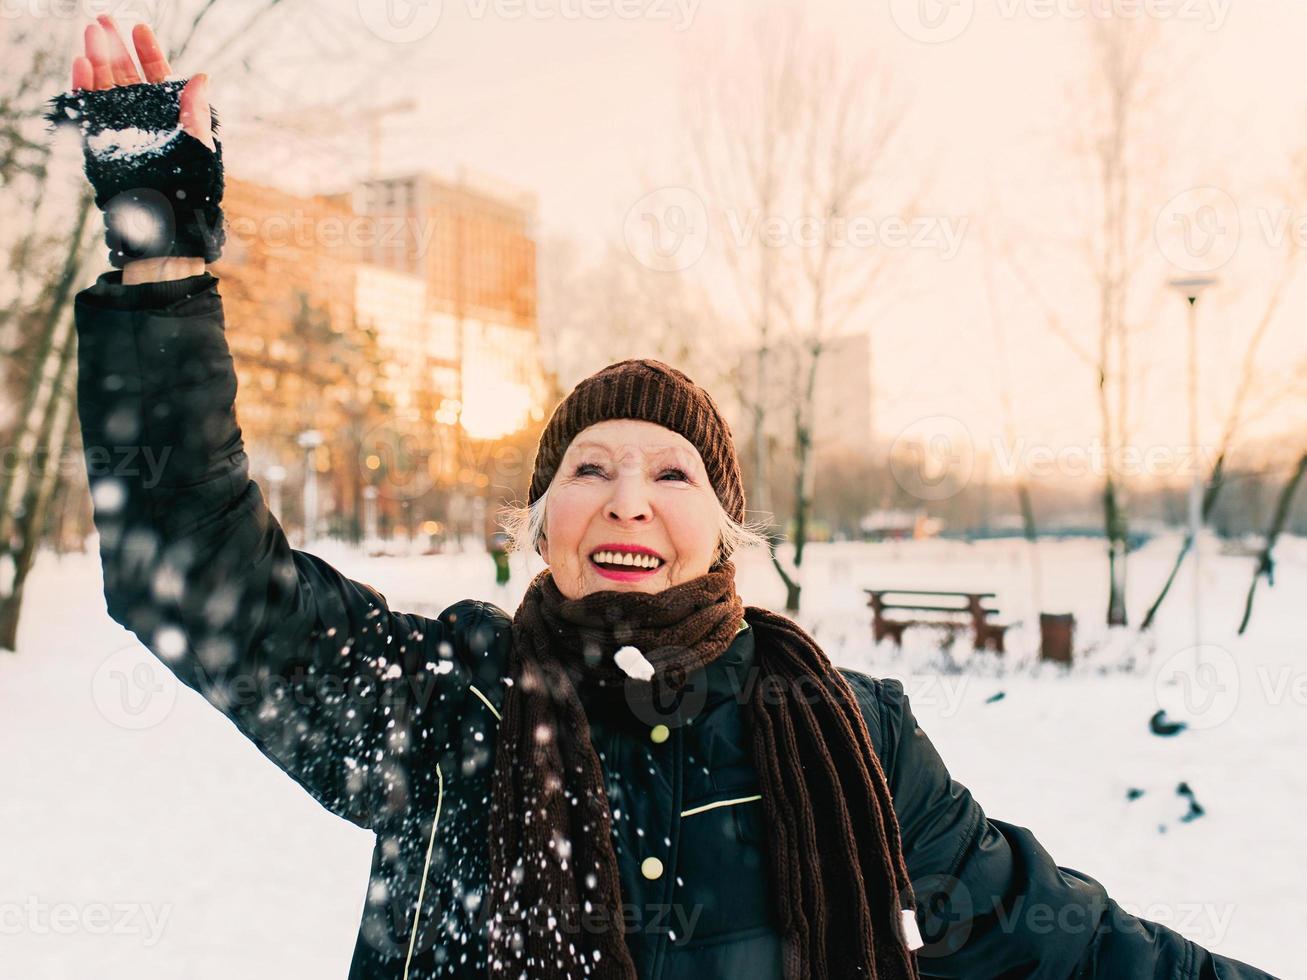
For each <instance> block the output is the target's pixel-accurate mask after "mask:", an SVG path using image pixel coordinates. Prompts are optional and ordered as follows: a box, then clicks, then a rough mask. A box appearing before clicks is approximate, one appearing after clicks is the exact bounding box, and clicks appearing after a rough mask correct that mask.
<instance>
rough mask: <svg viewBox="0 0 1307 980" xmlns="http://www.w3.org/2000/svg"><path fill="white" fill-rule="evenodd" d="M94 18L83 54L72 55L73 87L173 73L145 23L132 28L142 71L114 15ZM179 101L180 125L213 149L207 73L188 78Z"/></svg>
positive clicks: (121, 82)
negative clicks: (180, 104)
mask: <svg viewBox="0 0 1307 980" xmlns="http://www.w3.org/2000/svg"><path fill="white" fill-rule="evenodd" d="M96 20H97V23H94V24H88V25H87V27H86V35H85V43H86V54H84V55H81V56H79V57H77V58H74V59H73V90H74V91H78V90H87V89H90V90H95V91H101V90H103V89H110V88H113V87H114V86H116V85H139V84H140V83H141V81H142V79H141V72H144V73H145V79H144V80H145V81H147V82H162V81H164V80H165V79H166V78H167V77H168V76H169V75H170V74H172V68H171V67H170V66H169V64H168V59H167V57H166V56H165V55H164V53H163V48H161V47H160V46H159V39H158V38H157V37H155V36H154V31H152V30H150V27H149V25H148V24H137V25H136V26H135V27H134V28H132V42H133V43H134V44H135V45H136V57H137V58H139V59H140V61H141V72H138V71H137V70H136V62H135V61H133V60H132V56H131V53H130V52H129V51H128V50H127V44H126V43H125V42H124V41H123V36H122V34H121V33H120V32H119V30H118V25H117V24H116V23H115V22H114V19H113V18H112V17H110V16H109V15H108V14H100V16H99V17H98V18H96ZM181 103H182V111H181V124H182V129H184V130H185V131H186V132H188V133H190V134H191V135H192V136H194V137H195V138H196V139H197V140H199V141H200V142H201V143H203V144H204V145H205V146H207V147H208V148H209V149H210V150H212V149H214V142H213V129H212V126H211V125H210V114H209V76H208V75H205V74H198V75H196V76H195V77H193V78H192V79H191V80H190V81H189V82H187V83H186V87H185V88H183V89H182V94H181Z"/></svg>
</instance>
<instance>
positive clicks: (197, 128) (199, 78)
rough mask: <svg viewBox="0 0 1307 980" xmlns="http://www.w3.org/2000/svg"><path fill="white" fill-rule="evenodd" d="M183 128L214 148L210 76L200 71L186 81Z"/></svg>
mask: <svg viewBox="0 0 1307 980" xmlns="http://www.w3.org/2000/svg"><path fill="white" fill-rule="evenodd" d="M181 104H182V106H181V108H182V111H181V123H182V129H184V130H185V131H186V132H188V133H190V134H191V135H192V136H194V137H195V138H196V139H197V140H199V141H200V142H201V143H203V144H204V145H205V146H207V147H208V148H209V149H211V150H212V149H214V142H213V117H212V116H211V115H210V113H209V76H208V75H205V74H203V73H200V74H198V75H196V76H194V77H193V78H192V79H191V80H190V81H189V82H187V83H186V86H185V88H183V89H182V94H181Z"/></svg>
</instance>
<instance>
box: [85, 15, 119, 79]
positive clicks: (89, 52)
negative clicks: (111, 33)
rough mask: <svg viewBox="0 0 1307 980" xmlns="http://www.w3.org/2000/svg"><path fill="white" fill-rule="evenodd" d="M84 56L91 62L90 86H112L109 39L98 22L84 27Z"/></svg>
mask: <svg viewBox="0 0 1307 980" xmlns="http://www.w3.org/2000/svg"><path fill="white" fill-rule="evenodd" d="M86 57H87V60H88V61H90V63H91V88H94V89H105V88H113V69H112V68H110V67H109V39H108V38H106V37H105V36H104V31H103V30H102V29H101V28H100V25H99V24H88V25H87V27H86Z"/></svg>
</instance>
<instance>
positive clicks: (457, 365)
mask: <svg viewBox="0 0 1307 980" xmlns="http://www.w3.org/2000/svg"><path fill="white" fill-rule="evenodd" d="M354 202H355V208H356V210H357V211H358V212H359V214H360V215H364V216H366V217H367V219H368V220H369V221H370V222H371V223H372V225H373V227H372V228H371V229H370V232H371V234H370V235H369V240H370V244H369V247H368V248H367V250H366V256H367V259H368V261H369V262H370V263H371V264H373V265H375V266H377V267H379V268H381V269H384V270H387V271H389V272H392V273H395V274H402V275H407V276H412V277H416V278H418V279H421V280H422V281H423V282H424V283H425V287H426V312H427V317H428V326H427V330H428V337H429V340H430V343H429V345H428V347H427V351H428V354H427V358H428V363H427V365H426V368H425V370H427V371H428V372H429V373H430V374H431V375H432V376H433V377H434V378H438V379H440V382H439V383H440V384H441V385H443V386H447V387H451V388H452V391H451V394H452V395H453V399H452V400H453V403H454V411H455V412H456V413H457V418H458V422H459V424H460V425H461V427H462V428H463V430H464V431H465V432H466V433H467V434H468V435H469V436H471V437H472V438H477V439H494V438H497V437H499V436H502V435H505V434H507V433H509V432H512V431H514V430H516V429H519V428H521V427H522V426H523V425H525V424H526V423H527V422H528V421H529V420H530V419H531V418H533V417H534V418H538V417H539V414H540V411H541V407H540V406H541V403H542V402H543V400H544V396H545V384H544V378H543V375H542V372H541V366H540V349H539V329H538V325H537V320H536V244H535V237H534V235H535V230H534V225H535V198H534V196H533V195H529V194H522V193H515V192H513V191H511V190H508V189H506V188H502V187H491V186H489V185H488V181H487V180H486V179H485V178H479V179H477V180H475V181H474V180H471V179H469V178H468V177H467V176H466V175H464V176H461V177H460V179H459V180H458V181H456V182H447V181H442V180H440V179H438V178H435V177H433V176H429V175H425V174H411V175H407V176H402V177H388V178H383V179H376V180H369V181H366V182H364V183H363V184H361V185H360V186H359V187H358V188H357V190H356V192H355V196H354Z"/></svg>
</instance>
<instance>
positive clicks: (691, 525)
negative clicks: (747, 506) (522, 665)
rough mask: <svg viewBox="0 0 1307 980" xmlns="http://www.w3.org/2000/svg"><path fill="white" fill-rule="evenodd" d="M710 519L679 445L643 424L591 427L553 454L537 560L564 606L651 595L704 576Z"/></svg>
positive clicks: (691, 451)
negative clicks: (615, 595) (554, 468)
mask: <svg viewBox="0 0 1307 980" xmlns="http://www.w3.org/2000/svg"><path fill="white" fill-rule="evenodd" d="M720 513H721V505H720V504H719V503H718V501H717V495H716V493H715V491H714V490H713V488H712V485H711V484H710V483H709V482H708V474H707V472H706V471H705V470H704V465H703V460H702V459H701V458H700V456H699V451H698V450H697V449H695V448H694V446H693V445H692V444H691V443H690V441H689V440H688V439H686V438H685V437H684V436H682V435H681V434H680V433H677V432H673V431H672V430H671V429H665V428H663V427H662V426H661V425H655V424H654V423H652V422H640V421H635V420H633V419H613V420H609V421H607V422H599V423H597V424H595V425H592V426H590V427H589V428H587V429H583V430H582V431H581V432H580V433H578V434H577V436H576V438H574V439H573V440H572V442H571V444H570V445H568V447H567V452H566V453H564V454H563V460H562V462H561V463H560V464H559V467H558V472H557V475H555V477H554V480H553V483H551V484H550V486H549V496H548V498H547V500H546V504H545V529H544V538H543V540H542V541H541V542H540V555H541V557H543V558H544V560H545V561H546V562H547V563H548V564H549V570H550V572H551V573H552V574H553V578H554V582H555V583H556V584H557V585H558V589H559V591H560V592H562V593H563V595H565V596H567V598H569V599H578V598H580V597H581V596H584V595H588V594H590V593H591V592H599V591H603V590H619V591H625V592H661V591H662V590H663V589H666V588H668V587H670V586H673V585H678V584H680V583H681V582H688V581H690V580H691V579H694V578H698V577H699V576H701V575H704V574H706V573H707V571H708V569H709V568H710V567H711V565H712V562H713V558H714V557H715V556H716V553H717V542H718V527H719V520H720ZM637 556H638V557H637Z"/></svg>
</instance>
